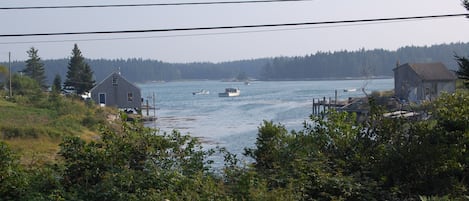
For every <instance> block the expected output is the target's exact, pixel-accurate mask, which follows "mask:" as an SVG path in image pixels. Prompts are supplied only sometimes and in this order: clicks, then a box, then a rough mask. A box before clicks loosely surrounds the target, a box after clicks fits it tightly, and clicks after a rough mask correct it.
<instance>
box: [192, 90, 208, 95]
mask: <svg viewBox="0 0 469 201" xmlns="http://www.w3.org/2000/svg"><path fill="white" fill-rule="evenodd" d="M207 94H210V91H207V90H205V89H201V90H200V91H194V92H192V95H207Z"/></svg>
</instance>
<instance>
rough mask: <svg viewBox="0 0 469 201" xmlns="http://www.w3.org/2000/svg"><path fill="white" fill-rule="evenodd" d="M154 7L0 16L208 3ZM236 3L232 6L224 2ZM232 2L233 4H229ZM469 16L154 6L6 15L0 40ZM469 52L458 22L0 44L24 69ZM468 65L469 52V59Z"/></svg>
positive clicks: (366, 2)
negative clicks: (343, 53) (27, 63)
mask: <svg viewBox="0 0 469 201" xmlns="http://www.w3.org/2000/svg"><path fill="white" fill-rule="evenodd" d="M211 1H220V0H185V1H177V0H159V1H157V0H154V1H135V0H132V1H130V0H128V1H116V0H114V1H104V0H100V1H83V0H82V1H66V0H61V1H57V0H49V1H46V0H29V1H28V0H15V1H1V2H0V7H16V6H58V5H97V4H99V5H101V4H141V3H182V2H211ZM223 1H229V0H223ZM231 1H233V0H231ZM466 12H467V11H466V10H465V9H464V7H463V6H462V5H461V1H460V0H394V1H389V0H354V1H350V0H312V1H304V2H286V3H285V2H283V3H278V2H277V3H251V4H217V5H190V6H189V5H188V6H150V7H119V8H77V9H28V10H0V19H1V20H0V22H1V27H2V28H1V29H0V35H5V34H29V33H55V32H59V33H60V32H87V31H121V30H148V29H173V28H194V27H217V26H238V25H258V24H281V23H302V22H320V21H340V20H358V19H373V18H393V17H409V16H426V15H444V14H460V13H466ZM451 42H469V19H467V18H464V17H453V18H443V19H426V20H412V21H400V22H393V23H389V22H386V23H383V22H382V23H368V24H365V25H364V24H361V25H357V24H346V25H333V26H331V25H315V26H302V27H276V28H255V29H223V30H212V31H181V32H157V33H136V34H108V35H73V36H41V37H0V61H7V60H8V52H11V54H12V60H25V59H27V53H26V51H27V50H28V49H30V48H31V47H35V48H36V49H38V50H39V52H38V54H39V56H40V57H41V58H42V59H58V58H68V57H70V56H71V50H72V48H73V44H74V43H77V44H78V47H79V48H80V50H81V51H82V53H83V56H84V57H86V58H91V59H99V58H106V59H119V58H123V59H127V58H142V59H157V60H162V61H165V62H205V61H210V62H221V61H232V60H240V59H255V58H261V57H275V56H304V55H307V54H314V53H316V52H317V51H337V50H357V49H360V48H365V49H376V48H383V49H389V50H395V49H397V48H399V47H402V46H408V45H414V46H423V45H432V44H441V43H451ZM468 55H469V52H468Z"/></svg>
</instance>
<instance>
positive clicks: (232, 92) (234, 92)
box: [218, 88, 241, 97]
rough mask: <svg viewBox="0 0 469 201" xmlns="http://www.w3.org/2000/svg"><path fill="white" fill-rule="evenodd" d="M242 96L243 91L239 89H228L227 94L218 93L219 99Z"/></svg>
mask: <svg viewBox="0 0 469 201" xmlns="http://www.w3.org/2000/svg"><path fill="white" fill-rule="evenodd" d="M240 94H241V90H239V89H238V88H226V89H225V92H223V93H218V96H219V97H235V96H239V95H240Z"/></svg>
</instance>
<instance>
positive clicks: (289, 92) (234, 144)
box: [139, 79, 394, 155]
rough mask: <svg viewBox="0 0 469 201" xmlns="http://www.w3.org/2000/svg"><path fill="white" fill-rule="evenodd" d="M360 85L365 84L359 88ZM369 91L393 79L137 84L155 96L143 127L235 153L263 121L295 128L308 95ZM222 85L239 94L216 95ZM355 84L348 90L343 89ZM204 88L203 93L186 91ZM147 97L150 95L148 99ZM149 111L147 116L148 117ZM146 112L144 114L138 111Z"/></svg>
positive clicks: (252, 137)
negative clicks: (175, 132)
mask: <svg viewBox="0 0 469 201" xmlns="http://www.w3.org/2000/svg"><path fill="white" fill-rule="evenodd" d="M365 85H366V86H365ZM363 86H365V89H366V91H367V92H368V93H371V92H372V91H382V90H391V89H392V88H394V80H393V79H376V80H333V81H268V82H264V81H254V82H252V83H251V84H250V85H245V84H244V83H242V82H220V81H187V82H167V83H147V84H139V87H140V88H141V89H142V97H143V98H144V99H149V103H150V105H152V103H153V100H155V105H156V108H157V110H155V111H156V116H157V117H158V120H157V121H155V122H148V123H147V124H146V126H148V127H156V128H159V129H160V130H161V131H166V132H171V131H172V130H173V129H177V130H179V131H180V132H181V133H183V134H190V135H192V136H194V137H200V138H201V139H202V140H203V142H204V146H205V147H211V146H215V145H219V146H222V147H226V148H227V149H228V150H229V151H230V152H232V153H236V154H238V155H239V154H241V153H242V152H243V149H244V148H245V147H253V146H254V143H255V140H256V136H257V129H258V127H259V126H260V125H261V123H262V121H263V120H268V121H273V122H274V123H281V124H282V125H285V127H286V128H287V129H288V130H292V129H295V130H299V129H301V128H302V123H303V122H304V120H307V119H308V117H309V115H310V114H311V112H312V110H311V107H312V99H313V98H322V97H327V98H328V97H331V98H332V99H334V96H335V95H334V94H335V90H337V92H338V94H337V95H338V99H340V100H345V99H347V98H348V97H358V96H363V93H362V92H361V90H360V88H362V87H363ZM227 87H235V88H240V90H241V96H239V97H229V98H220V97H218V93H219V92H223V91H224V89H225V88H227ZM351 88H356V89H357V91H354V92H344V89H351ZM201 89H205V90H208V91H209V92H210V94H208V95H193V94H192V92H195V91H199V90H201ZM153 95H155V98H154V99H153ZM153 112H154V111H153V110H150V111H149V115H151V116H152V115H154V113H153ZM143 113H144V114H146V112H145V111H144V112H143Z"/></svg>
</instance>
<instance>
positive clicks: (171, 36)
mask: <svg viewBox="0 0 469 201" xmlns="http://www.w3.org/2000/svg"><path fill="white" fill-rule="evenodd" d="M417 20H431V19H428V18H427V19H412V20H401V21H397V22H409V21H417ZM384 23H396V21H385V22H364V23H356V24H333V25H323V26H313V27H291V28H278V29H261V30H244V31H225V32H208V33H188V34H170V35H157V36H129V37H106V38H86V39H76V38H75V39H65V40H30V41H24V40H22V41H9V42H0V45H7V44H30V43H62V42H79V41H110V40H135V39H154V38H174V37H192V36H213V35H229V34H248V33H263V32H278V31H296V30H306V29H324V28H336V27H348V26H365V25H373V24H384Z"/></svg>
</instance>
